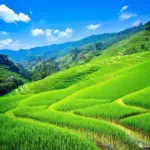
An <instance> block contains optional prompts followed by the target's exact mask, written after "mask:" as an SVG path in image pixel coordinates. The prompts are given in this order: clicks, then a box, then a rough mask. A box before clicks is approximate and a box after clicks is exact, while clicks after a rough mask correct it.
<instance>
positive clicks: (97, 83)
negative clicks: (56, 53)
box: [0, 32, 150, 150]
mask: <svg viewBox="0 0 150 150" xmlns="http://www.w3.org/2000/svg"><path fill="white" fill-rule="evenodd" d="M141 33H143V32H141ZM141 33H140V34H141ZM137 36H139V35H138V34H137V35H135V37H132V38H133V39H134V38H137ZM133 39H132V40H133ZM122 42H123V41H122ZM128 44H129V43H128ZM130 45H132V44H131V43H130ZM108 51H109V49H108V50H106V52H108ZM120 51H122V49H120ZM116 54H117V53H116ZM109 55H112V53H109ZM149 60H150V52H149V51H148V52H142V53H137V54H133V55H129V56H115V57H108V58H103V57H98V58H96V59H94V60H92V61H91V62H90V63H88V64H86V65H81V66H77V67H73V68H71V69H69V70H64V71H63V72H60V73H56V74H54V75H52V76H50V77H47V78H46V79H44V80H40V81H38V82H33V83H28V84H25V85H23V86H21V87H19V88H18V89H17V90H14V91H13V92H12V93H10V94H9V96H8V97H2V98H0V106H1V107H0V109H1V113H3V115H1V116H0V117H1V121H0V123H1V129H2V130H1V135H2V136H1V139H0V141H1V143H2V146H1V147H0V148H3V149H12V148H22V149H27V148H31V147H32V148H33V149H37V147H36V146H37V144H38V148H39V147H41V149H51V148H55V149H60V146H63V148H64V149H66V148H67V149H79V150H80V149H97V147H96V144H97V145H98V146H99V147H100V148H102V149H103V148H107V147H108V146H109V145H111V147H114V148H115V149H120V147H121V149H122V150H128V149H137V146H138V141H140V142H142V143H143V144H145V143H147V142H149V140H150V139H149V137H147V135H148V133H149V129H150V128H149V123H148V119H149V115H148V114H149V113H147V112H149V108H148V107H145V105H144V104H145V103H148V105H149V101H148V100H146V101H145V102H139V103H137V101H140V99H141V98H140V95H141V94H144V95H146V97H149V94H150V93H149V92H147V90H145V91H146V92H145V93H143V91H142V90H144V89H148V87H149V85H150V80H149V76H150V68H149V66H150V61H149ZM138 91H139V92H138ZM140 91H142V92H140ZM132 93H133V94H132ZM135 93H137V94H136V95H137V97H138V98H137V99H135V98H134V96H135ZM12 95H14V96H12ZM142 97H143V96H142ZM129 99H130V100H129ZM132 99H133V101H135V102H134V104H133V103H131V100H132ZM5 100H6V101H5ZM12 101H14V102H15V103H12ZM124 102H125V103H124ZM6 103H7V107H6V108H5V106H6ZM126 104H127V105H126ZM91 105H92V106H91ZM139 107H140V108H139ZM74 109H75V110H74ZM58 110H59V111H58ZM73 110H74V111H73ZM74 113H76V114H74ZM14 115H15V116H14ZM80 115H85V117H84V116H80ZM91 117H94V118H95V119H94V118H91ZM101 118H103V119H106V120H103V119H101ZM122 118H124V119H122ZM110 119H111V120H112V122H110V121H109V120H110ZM140 121H144V124H139V123H138V122H140ZM134 122H135V124H134ZM21 126H22V127H21ZM126 126H127V127H131V129H128V128H126ZM12 127H14V128H13V130H9V129H12ZM43 127H44V128H43ZM65 128H67V132H66V129H65ZM144 128H145V130H144V132H142V131H143V129H144ZM68 130H69V131H68ZM10 131H11V132H10ZM31 132H32V133H33V134H31V135H30V133H31ZM3 133H7V134H3ZM81 134H82V135H81ZM35 135H38V137H37V138H36V136H35ZM57 135H59V138H58V137H57V138H58V140H57V141H54V143H53V140H52V139H55V137H56V136H57ZM87 135H90V136H87ZM18 137H21V138H18ZM48 138H49V140H50V142H47V139H48ZM14 139H15V140H14ZM30 139H32V140H33V143H31V144H29V141H30ZM91 141H92V142H91ZM8 143H9V144H8ZM17 143H18V144H17ZM19 143H20V144H19ZM35 143H37V144H35ZM48 143H50V144H51V145H49V144H48ZM43 145H46V148H45V147H44V146H43ZM15 146H16V147H15Z"/></svg>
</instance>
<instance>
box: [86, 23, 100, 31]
mask: <svg viewBox="0 0 150 150" xmlns="http://www.w3.org/2000/svg"><path fill="white" fill-rule="evenodd" d="M100 26H101V25H100V24H91V25H88V26H87V29H88V30H96V29H98V28H99V27H100Z"/></svg>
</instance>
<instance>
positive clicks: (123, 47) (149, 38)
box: [103, 31, 150, 56]
mask: <svg viewBox="0 0 150 150" xmlns="http://www.w3.org/2000/svg"><path fill="white" fill-rule="evenodd" d="M141 45H145V47H146V49H145V50H149V49H150V31H141V32H139V33H137V34H135V35H133V36H131V37H130V38H128V39H125V40H122V41H120V42H118V43H116V44H114V45H113V46H111V47H110V48H108V49H106V50H105V51H104V53H103V56H115V55H118V54H119V55H123V54H124V52H125V51H128V50H132V49H133V48H135V50H136V51H137V52H141V51H145V50H144V49H142V48H141Z"/></svg>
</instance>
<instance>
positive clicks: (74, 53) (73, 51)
mask: <svg viewBox="0 0 150 150" xmlns="http://www.w3.org/2000/svg"><path fill="white" fill-rule="evenodd" d="M79 52H80V51H79V49H78V48H74V49H73V50H72V55H73V56H72V60H73V61H77V57H78V54H79Z"/></svg>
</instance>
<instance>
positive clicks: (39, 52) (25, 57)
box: [0, 33, 116, 62]
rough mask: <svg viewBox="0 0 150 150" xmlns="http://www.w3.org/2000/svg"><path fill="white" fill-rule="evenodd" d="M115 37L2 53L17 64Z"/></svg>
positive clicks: (87, 39)
mask: <svg viewBox="0 0 150 150" xmlns="http://www.w3.org/2000/svg"><path fill="white" fill-rule="evenodd" d="M115 35H116V34H115V33H108V34H107V33H106V34H100V35H92V36H89V37H86V38H84V39H81V40H78V41H73V42H66V43H63V44H53V45H50V46H43V47H35V48H32V49H29V50H23V49H22V50H19V51H12V50H1V51H0V53H1V54H6V55H8V56H9V58H11V59H12V60H13V61H15V62H22V61H31V60H32V59H34V58H35V57H36V56H42V57H43V59H44V58H48V57H54V56H57V57H58V56H63V55H65V54H66V53H68V52H69V51H70V48H71V49H72V48H76V47H80V46H83V45H85V44H88V43H93V42H98V41H105V40H107V39H109V38H111V37H113V36H115Z"/></svg>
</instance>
